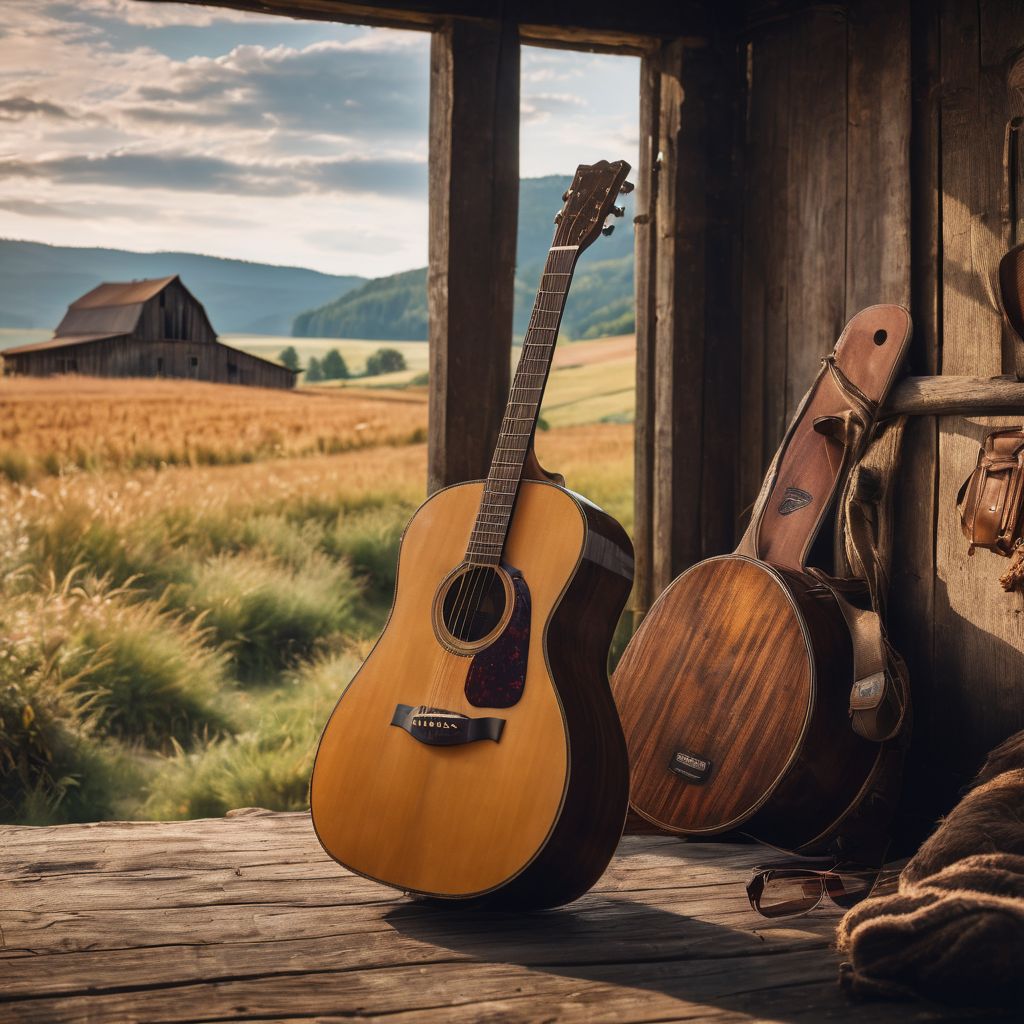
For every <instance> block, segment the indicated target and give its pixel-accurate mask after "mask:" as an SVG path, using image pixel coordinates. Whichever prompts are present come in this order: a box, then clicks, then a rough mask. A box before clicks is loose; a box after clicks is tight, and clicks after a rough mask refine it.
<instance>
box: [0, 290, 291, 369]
mask: <svg viewBox="0 0 1024 1024" xmlns="http://www.w3.org/2000/svg"><path fill="white" fill-rule="evenodd" d="M0 355H3V358H4V373H5V374H18V375H26V376H31V377H49V376H52V375H53V374H58V373H80V374H85V375H87V376H90V377H189V378H191V379H193V380H205V381H216V382H219V383H222V384H249V385H253V386H256V387H265V388H291V387H294V386H295V377H296V374H295V372H294V371H292V370H289V369H288V368H287V367H284V366H281V365H279V364H278V363H272V362H270V361H269V360H266V359H260V358H259V357H258V356H253V355H249V354H248V353H247V352H242V351H240V350H239V349H236V348H232V347H231V346H230V345H225V344H224V343H223V342H220V341H218V340H217V334H216V332H215V331H214V329H213V326H212V325H211V324H210V319H209V317H208V316H207V315H206V310H205V309H203V305H202V303H201V302H199V300H198V299H196V297H195V296H194V295H193V294H192V293H191V292H190V291H189V290H188V289H187V288H186V287H185V285H184V284H182V282H181V279H180V278H179V277H178V276H177V275H176V274H175V275H173V276H171V277H160V278H155V279H153V280H148V281H128V282H124V283H108V284H101V285H98V286H97V287H96V288H93V290H92V291H91V292H87V293H86V294H85V295H83V296H82V297H81V298H80V299H76V300H75V301H74V302H72V303H71V305H70V306H69V307H68V311H67V313H66V314H65V315H64V319H63V320H61V322H60V324H59V325H58V327H57V330H56V331H55V332H54V336H53V337H52V338H50V339H49V340H48V341H40V342H36V343H35V344H31V345H20V346H17V347H15V348H9V349H5V350H4V351H3V352H2V353H0Z"/></svg>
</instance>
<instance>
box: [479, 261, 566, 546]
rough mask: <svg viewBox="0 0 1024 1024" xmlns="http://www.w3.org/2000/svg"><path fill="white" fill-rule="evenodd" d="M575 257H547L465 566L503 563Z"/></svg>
mask: <svg viewBox="0 0 1024 1024" xmlns="http://www.w3.org/2000/svg"><path fill="white" fill-rule="evenodd" d="M578 255H579V247H578V246H552V248H551V250H550V251H549V252H548V257H547V260H546V261H545V264H544V269H543V271H542V273H541V276H540V287H539V288H538V290H537V296H536V299H535V301H534V305H533V310H532V311H531V313H530V320H529V325H528V327H527V330H526V335H525V337H524V338H523V345H522V349H521V351H520V353H519V362H518V364H517V366H516V370H515V374H514V375H513V378H512V387H511V388H510V390H509V397H508V404H507V405H506V407H505V413H504V416H503V417H502V421H501V431H500V433H499V435H498V443H497V444H496V445H495V448H494V455H493V457H492V459H491V467H490V471H489V473H488V475H487V481H486V483H485V485H484V493H483V495H482V497H481V501H480V507H479V510H478V512H477V517H476V522H475V523H474V525H473V530H472V533H471V536H470V540H469V546H468V548H467V550H466V558H467V560H468V561H471V562H473V561H474V560H475V561H476V563H477V564H495V563H497V562H498V561H500V559H501V553H502V551H503V550H504V547H505V539H506V537H507V535H508V526H509V522H510V521H511V517H512V513H513V510H514V507H515V502H516V496H517V494H518V492H519V484H520V481H521V478H522V472H523V462H524V459H525V457H526V453H527V451H528V449H529V445H530V439H531V438H532V436H533V432H534V430H535V428H536V425H537V415H538V412H539V409H540V402H541V398H542V396H543V394H544V387H545V385H546V383H547V379H548V375H549V373H550V370H551V358H552V354H553V352H554V347H555V342H556V341H557V339H558V331H559V327H560V326H561V322H562V311H563V309H564V308H565V300H566V295H567V293H568V289H569V283H570V281H571V280H572V274H573V270H574V269H575V266H576V259H577V258H578Z"/></svg>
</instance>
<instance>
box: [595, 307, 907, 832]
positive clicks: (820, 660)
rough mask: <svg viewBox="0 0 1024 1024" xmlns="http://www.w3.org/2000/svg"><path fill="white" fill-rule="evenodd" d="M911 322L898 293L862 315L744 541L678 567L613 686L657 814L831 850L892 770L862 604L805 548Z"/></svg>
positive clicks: (783, 455) (888, 682)
mask: <svg viewBox="0 0 1024 1024" xmlns="http://www.w3.org/2000/svg"><path fill="white" fill-rule="evenodd" d="M910 331H911V325H910V317H909V315H908V313H907V312H906V310H905V309H903V308H902V307H900V306H884V305H883V306H873V307H871V308H869V309H866V310H864V311H862V312H861V313H858V314H857V315H856V316H855V317H853V319H852V320H851V321H850V323H849V324H848V325H847V326H846V329H845V330H844V331H843V334H842V336H841V337H840V339H839V341H838V343H837V345H836V348H835V351H834V352H833V353H832V354H831V355H830V356H829V357H828V358H827V359H825V360H824V362H823V367H822V371H821V373H820V375H819V376H818V378H817V380H816V381H815V383H814V386H813V387H812V388H811V390H810V391H809V392H808V394H807V396H806V397H805V398H804V400H803V402H802V404H801V406H800V408H799V409H798V411H797V414H796V417H795V419H794V421H793V423H792V424H791V426H790V428H789V430H788V432H787V435H786V438H785V439H784V441H783V444H782V447H781V448H780V451H779V454H778V455H777V456H776V459H775V461H774V463H773V465H772V466H771V468H770V470H769V473H768V476H767V479H766V481H765V484H764V486H763V488H762V491H761V495H760V497H759V499H758V502H757V504H756V506H755V510H754V514H753V516H752V519H751V525H750V528H749V529H748V530H747V532H746V534H745V536H744V538H743V540H742V542H741V544H740V546H739V548H738V550H737V551H736V552H735V553H733V554H731V555H724V556H721V557H717V558H710V559H707V560H706V561H702V562H699V563H698V564H696V565H694V566H693V567H691V568H690V569H688V570H687V571H686V572H684V573H683V574H682V575H681V576H679V577H677V578H676V579H675V580H674V581H673V582H672V583H671V584H670V585H669V587H668V588H667V589H666V590H665V592H664V593H663V594H662V595H661V596H660V597H659V598H658V600H657V601H656V602H655V604H654V605H653V607H652V608H651V610H650V612H649V613H648V614H647V616H646V618H645V619H644V621H643V622H642V623H641V625H640V627H639V629H638V630H637V632H636V634H635V635H634V637H633V638H632V640H631V642H630V644H629V645H628V647H627V649H626V651H625V652H624V654H623V657H622V659H621V660H620V662H619V665H618V667H617V669H616V671H615V674H614V676H613V679H612V688H613V692H614V694H615V698H616V702H617V704H618V707H619V711H620V714H621V716H622V723H623V728H624V730H625V734H626V741H627V745H628V747H629V754H630V765H631V769H632V794H631V803H632V806H633V808H634V809H635V810H636V811H637V812H638V813H639V814H640V815H641V816H642V817H644V818H646V819H647V820H648V821H650V822H652V823H654V824H655V825H657V826H659V827H661V828H663V829H666V830H668V831H670V832H674V833H677V834H681V835H689V836H711V835H716V834H719V833H723V832H730V831H740V832H744V833H747V834H749V835H752V836H754V837H756V838H758V839H761V840H763V841H766V842H769V843H772V844H774V845H776V846H779V847H783V848H786V849H790V850H800V851H802V852H814V851H821V850H823V849H827V848H828V844H829V843H830V841H832V839H833V837H834V836H836V835H837V833H838V831H839V829H840V827H841V825H842V823H843V822H844V820H845V819H846V818H847V816H849V815H851V814H853V813H854V811H855V810H856V809H857V807H858V805H859V802H860V801H861V799H862V798H863V795H864V793H865V792H866V788H867V787H868V786H869V785H871V783H872V779H873V778H874V776H875V773H876V772H877V771H878V770H879V765H880V764H881V761H880V758H881V755H882V752H883V744H881V743H878V742H872V741H871V740H869V739H866V738H864V737H862V736H861V735H858V733H857V732H856V731H855V729H854V728H853V727H852V726H851V707H855V706H856V704H854V705H852V706H851V703H850V701H851V687H852V685H853V684H854V681H855V676H854V648H853V644H852V642H851V637H852V636H853V637H856V635H857V634H856V630H852V629H851V625H850V620H848V619H847V614H849V615H851V618H853V617H854V616H855V615H857V614H858V613H856V612H854V611H852V610H851V606H850V605H849V604H847V602H846V600H845V598H844V597H843V596H842V595H841V594H840V593H839V592H838V591H837V589H836V586H835V581H830V578H829V577H827V576H825V575H824V574H823V573H816V572H814V571H808V569H807V559H808V555H809V552H810V550H811V545H812V542H813V541H814V540H815V538H816V537H817V535H818V532H819V529H820V527H821V525H822V523H823V522H824V521H825V519H826V516H827V513H828V511H829V509H830V508H831V507H832V505H833V501H834V499H835V497H836V492H837V488H838V486H839V484H840V482H841V481H842V479H843V477H844V474H845V472H846V470H847V469H848V468H849V466H850V465H851V463H852V462H853V460H854V459H855V458H856V457H857V455H858V454H859V453H860V451H861V450H862V448H863V445H864V444H865V443H866V441H867V438H868V435H869V434H870V432H871V430H872V429H873V427H874V424H875V419H876V416H877V411H878V408H879V405H880V404H881V402H882V401H883V400H884V398H885V396H886V394H887V393H888V391H889V388H890V387H891V385H892V383H893V380H894V378H895V375H896V373H897V368H898V367H899V365H900V364H901V362H902V360H903V357H904V355H905V353H906V350H907V345H908V343H909V341H910ZM876 622H877V619H876ZM875 667H876V668H877V667H878V666H875ZM893 685H894V681H893V680H892V679H889V678H887V677H886V675H885V673H884V672H876V673H874V674H873V675H871V676H869V677H867V678H866V679H864V680H863V681H858V682H857V684H856V686H855V687H853V689H854V691H855V694H856V695H855V698H854V699H855V701H856V700H861V701H862V702H863V704H864V705H865V707H868V706H870V707H874V706H875V705H876V704H877V703H878V702H880V701H881V699H882V693H883V691H884V690H885V688H886V687H887V686H893Z"/></svg>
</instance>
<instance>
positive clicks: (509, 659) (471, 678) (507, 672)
mask: <svg viewBox="0 0 1024 1024" xmlns="http://www.w3.org/2000/svg"><path fill="white" fill-rule="evenodd" d="M509 575H510V576H511V577H512V589H513V594H514V596H515V603H514V604H513V606H512V615H511V617H510V618H509V620H508V625H507V626H506V627H505V631H504V632H503V633H502V634H501V636H499V637H498V639H497V640H495V641H494V643H493V644H491V645H490V647H488V648H486V649H485V650H482V651H480V653H479V654H476V655H474V657H473V662H472V664H471V665H470V666H469V675H468V676H467V677H466V700H468V701H469V703H470V704H472V705H473V706H474V707H477V708H510V707H512V705H513V704H516V703H518V701H519V700H520V698H521V697H522V696H523V688H524V687H525V685H526V660H527V657H528V655H529V653H530V589H529V587H527V585H526V580H524V579H523V576H522V574H521V573H520V572H518V571H517V570H510V571H509Z"/></svg>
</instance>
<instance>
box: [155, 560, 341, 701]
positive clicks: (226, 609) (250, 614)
mask: <svg viewBox="0 0 1024 1024" xmlns="http://www.w3.org/2000/svg"><path fill="white" fill-rule="evenodd" d="M356 593H357V587H356V584H355V581H354V580H353V578H352V574H351V571H350V570H349V568H348V566H347V565H346V564H345V563H344V562H333V561H331V560H329V559H327V558H326V557H324V556H323V555H319V554H315V553H314V554H311V555H309V556H308V557H307V558H306V559H305V561H304V564H303V565H302V566H301V567H299V568H289V567H284V566H280V565H275V564H274V563H273V562H270V561H267V560H264V559H260V558H259V557H252V556H246V555H234V556H232V555H221V556H219V557H216V558H213V559H211V560H210V561H208V562H205V563H203V564H201V565H199V566H197V567H196V569H195V571H194V575H193V577H192V578H191V579H190V580H189V581H188V583H186V584H183V585H181V586H179V587H174V588H171V589H170V590H168V599H169V600H170V601H171V602H172V603H177V602H179V601H180V602H181V604H180V606H181V607H182V608H183V609H185V610H186V611H187V612H188V613H189V614H190V615H193V616H195V617H196V618H201V620H202V621H203V622H205V623H206V624H208V626H209V627H210V629H211V630H212V631H213V632H214V634H215V635H216V636H217V638H218V640H219V641H220V642H221V643H223V644H224V645H225V647H226V649H227V650H228V652H229V655H230V657H231V658H232V660H233V662H234V664H235V668H236V671H237V674H238V677H239V679H241V680H243V681H246V682H251V681H259V680H267V679H268V678H271V677H272V676H273V675H274V673H276V672H278V671H280V670H281V669H284V668H287V667H289V666H292V665H295V664H297V663H298V662H299V661H301V660H302V659H305V658H309V657H310V656H312V655H313V654H314V653H315V652H316V651H317V650H318V649H319V648H320V647H321V645H322V644H324V643H325V642H326V641H327V640H329V638H331V637H332V636H334V635H336V634H338V633H343V632H345V631H346V629H347V628H348V627H350V626H351V625H353V624H354V614H353V605H354V600H355V596H356Z"/></svg>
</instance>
